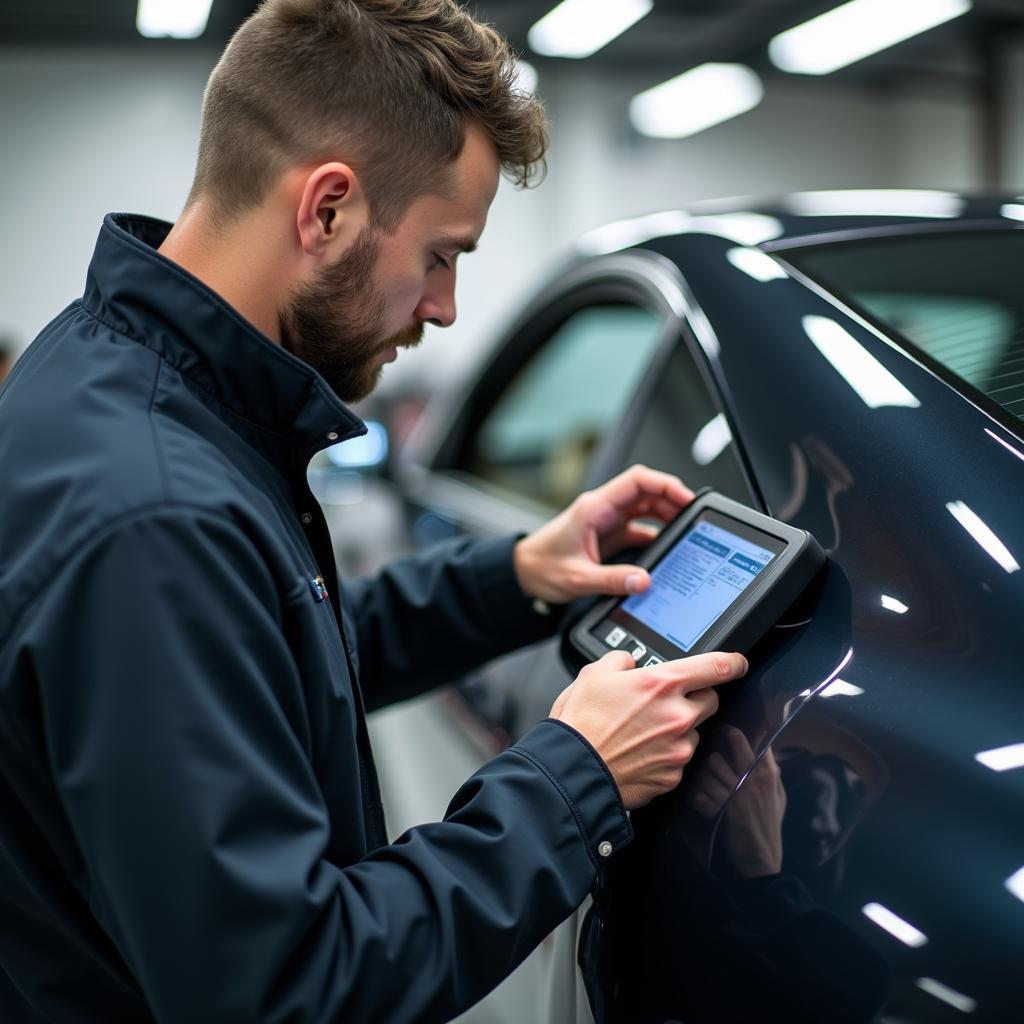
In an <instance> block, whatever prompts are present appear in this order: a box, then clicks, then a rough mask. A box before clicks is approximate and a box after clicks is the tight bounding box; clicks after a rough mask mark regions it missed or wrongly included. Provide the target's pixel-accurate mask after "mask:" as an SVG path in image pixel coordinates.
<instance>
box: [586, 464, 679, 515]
mask: <svg viewBox="0 0 1024 1024" xmlns="http://www.w3.org/2000/svg"><path fill="white" fill-rule="evenodd" d="M594 494H596V495H598V496H599V497H600V499H601V502H602V504H605V505H609V506H611V507H612V508H614V509H615V510H616V511H617V512H618V513H620V515H621V513H623V512H625V511H626V510H627V509H629V508H630V506H632V505H633V504H635V503H636V502H638V501H641V500H643V499H658V498H661V499H665V500H666V501H667V503H668V506H669V507H674V509H675V511H674V512H673V513H672V515H675V513H676V512H678V511H679V510H680V509H682V508H684V507H685V506H687V505H689V504H690V502H691V501H693V491H691V490H690V488H689V487H687V486H686V484H684V483H683V481H682V480H680V479H679V477H677V476H673V475H672V474H670V473H661V472H659V471H658V470H656V469H649V468H648V467H647V466H631V467H630V468H629V469H627V470H626V471H625V472H624V473H620V474H619V475H618V476H616V477H613V478H612V479H611V480H609V481H608V482H607V483H606V484H603V485H602V486H601V487H598V488H597V489H596V490H595V491H594Z"/></svg>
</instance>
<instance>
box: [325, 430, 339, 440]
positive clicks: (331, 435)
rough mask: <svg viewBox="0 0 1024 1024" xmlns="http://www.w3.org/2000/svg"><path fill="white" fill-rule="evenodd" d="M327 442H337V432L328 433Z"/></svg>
mask: <svg viewBox="0 0 1024 1024" xmlns="http://www.w3.org/2000/svg"><path fill="white" fill-rule="evenodd" d="M327 440H328V441H337V440H338V432H337V431H336V430H332V431H330V432H329V433H328V435H327Z"/></svg>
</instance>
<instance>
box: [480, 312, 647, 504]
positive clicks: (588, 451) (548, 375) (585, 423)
mask: <svg viewBox="0 0 1024 1024" xmlns="http://www.w3.org/2000/svg"><path fill="white" fill-rule="evenodd" d="M663 326H664V320H663V318H662V317H660V316H659V315H658V314H657V313H655V312H653V311H651V310H649V309H645V308H643V307H641V306H638V305H634V304H631V303H626V302H603V303H600V304H595V305H589V306H586V307H583V308H581V309H577V310H575V311H574V312H572V313H571V314H570V315H569V316H568V317H567V318H565V319H564V320H562V321H561V323H560V324H559V326H558V327H557V328H556V329H555V330H554V331H553V332H552V333H551V334H550V335H549V337H548V338H547V339H546V340H545V341H544V342H543V343H542V344H541V345H540V347H539V348H537V349H535V350H534V352H533V355H532V356H531V357H530V359H529V360H527V362H526V363H525V364H524V365H523V366H522V367H521V368H520V369H519V370H518V372H516V373H515V374H514V376H513V377H512V378H511V379H510V381H509V382H508V384H507V386H506V387H505V388H504V390H503V391H502V393H501V394H500V395H499V397H498V399H497V401H496V402H495V403H494V405H493V406H492V408H491V409H490V411H489V413H488V414H487V415H486V416H485V418H484V419H483V421H482V422H481V423H480V426H479V429H478V430H477V431H476V434H475V437H474V439H473V441H472V443H471V448H470V453H469V460H468V463H469V464H468V466H467V467H466V468H468V469H469V471H470V472H471V473H472V474H473V475H474V476H476V477H478V478H479V479H482V480H484V481H487V482H488V483H490V484H492V485H495V486H497V487H499V488H501V489H502V490H504V491H508V492H512V493H515V494H520V495H522V496H523V497H526V498H528V499H530V500H531V501H532V502H539V503H541V504H542V505H546V506H548V507H549V508H551V509H553V510H555V509H560V508H562V507H563V506H564V505H566V504H567V503H568V502H570V501H571V500H572V499H573V498H574V497H575V496H576V494H577V493H578V492H579V491H580V490H581V489H582V487H583V480H584V476H585V474H586V471H587V467H588V465H589V462H590V458H591V456H592V454H593V452H594V450H595V448H596V447H597V446H598V444H599V443H600V442H601V440H602V438H603V437H604V435H605V433H606V432H607V430H608V429H609V428H610V427H611V426H612V425H613V424H614V423H615V422H616V421H617V420H618V418H619V417H620V415H621V414H622V413H623V411H624V409H625V406H626V404H627V403H628V402H629V399H630V397H631V396H632V394H633V392H634V391H635V390H636V387H637V385H638V384H639V382H640V379H641V377H642V376H643V373H644V371H645V370H646V369H647V367H648V365H649V364H650V361H651V358H652V356H653V354H654V351H655V349H656V348H657V346H658V343H659V341H660V340H661V338H662V334H663Z"/></svg>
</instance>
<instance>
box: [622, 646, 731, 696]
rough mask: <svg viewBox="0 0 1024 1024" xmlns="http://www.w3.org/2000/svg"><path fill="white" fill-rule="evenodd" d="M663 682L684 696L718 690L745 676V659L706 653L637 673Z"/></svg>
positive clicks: (719, 653) (717, 653)
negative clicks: (651, 675)
mask: <svg viewBox="0 0 1024 1024" xmlns="http://www.w3.org/2000/svg"><path fill="white" fill-rule="evenodd" d="M637 671H638V672H649V673H653V674H655V675H656V676H657V677H658V678H661V679H664V680H665V681H666V684H667V685H669V686H672V687H674V688H677V689H679V690H680V691H681V692H682V693H684V694H688V693H692V692H694V691H695V690H703V689H705V688H706V687H709V686H718V685H719V684H720V683H728V682H730V681H731V680H733V679H739V678H740V677H741V676H743V675H744V674H746V671H747V659H746V658H744V657H743V655H742V654H726V653H725V652H723V651H709V652H708V653H707V654H695V655H693V656H691V657H689V658H678V659H676V660H675V661H666V662H664V663H663V664H661V665H655V666H653V667H652V668H644V669H637Z"/></svg>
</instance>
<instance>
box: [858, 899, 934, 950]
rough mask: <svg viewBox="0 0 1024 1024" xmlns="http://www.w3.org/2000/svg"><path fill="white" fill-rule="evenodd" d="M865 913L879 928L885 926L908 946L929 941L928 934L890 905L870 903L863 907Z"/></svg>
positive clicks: (919, 944) (920, 944) (921, 944)
mask: <svg viewBox="0 0 1024 1024" xmlns="http://www.w3.org/2000/svg"><path fill="white" fill-rule="evenodd" d="M862 909H863V911H864V915H865V916H866V917H868V918H869V919H870V920H872V921H874V922H875V924H877V925H878V927H879V928H884V929H885V930H886V931H887V932H888V933H889V934H890V935H891V936H893V938H896V939H899V940H900V942H904V943H906V944H907V945H908V946H923V945H924V944H925V943H926V942H927V941H928V936H927V935H925V934H924V932H922V931H919V930H918V929H917V928H915V927H914V926H913V925H912V924H910V923H909V922H908V921H904V920H903V918H902V917H897V916H896V915H895V914H894V913H893V912H892V911H891V910H889V908H888V907H883V906H882V904H881V903H868V904H867V905H866V906H864V907H863V908H862Z"/></svg>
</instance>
